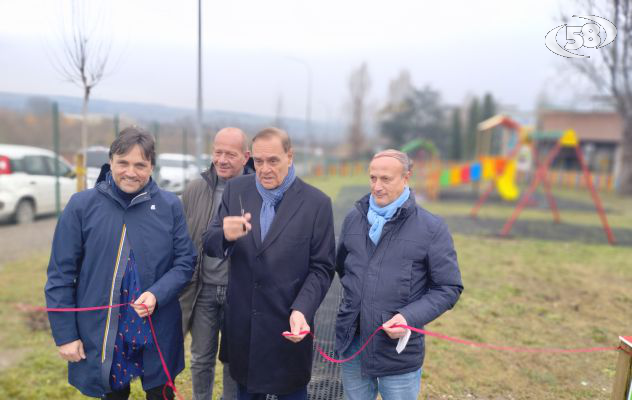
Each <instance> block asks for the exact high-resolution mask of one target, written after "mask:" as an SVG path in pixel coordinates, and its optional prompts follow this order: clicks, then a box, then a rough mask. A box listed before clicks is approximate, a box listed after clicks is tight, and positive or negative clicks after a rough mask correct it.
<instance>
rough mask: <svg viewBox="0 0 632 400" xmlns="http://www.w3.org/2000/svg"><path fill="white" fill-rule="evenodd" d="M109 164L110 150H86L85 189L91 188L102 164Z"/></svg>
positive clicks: (97, 147)
mask: <svg viewBox="0 0 632 400" xmlns="http://www.w3.org/2000/svg"><path fill="white" fill-rule="evenodd" d="M109 162H110V149H108V148H107V147H102V146H92V147H88V148H87V149H86V188H87V189H90V188H93V187H94V185H95V184H96V183H97V178H98V177H99V173H100V172H101V167H102V166H103V164H108V163H109Z"/></svg>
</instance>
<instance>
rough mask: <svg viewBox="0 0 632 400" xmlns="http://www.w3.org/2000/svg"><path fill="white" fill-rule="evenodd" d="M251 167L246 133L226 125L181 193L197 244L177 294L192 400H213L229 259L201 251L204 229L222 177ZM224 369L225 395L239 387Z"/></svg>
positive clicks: (217, 198)
mask: <svg viewBox="0 0 632 400" xmlns="http://www.w3.org/2000/svg"><path fill="white" fill-rule="evenodd" d="M253 172H254V169H253V167H252V161H251V160H250V152H249V151H248V139H247V137H246V135H245V133H244V132H243V131H241V130H240V129H237V128H224V129H222V130H220V131H219V132H218V133H217V135H216V136H215V139H214V142H213V163H212V164H211V166H210V168H209V169H207V170H205V171H204V172H202V174H201V177H200V178H198V179H196V180H194V181H192V182H191V183H190V184H189V185H188V186H187V187H186V189H185V191H184V193H183V194H182V202H183V204H184V213H185V215H186V219H187V225H188V227H189V234H190V235H191V238H192V239H193V242H194V243H195V246H196V249H197V250H198V260H197V265H196V268H195V273H194V275H193V279H192V280H191V283H190V284H189V286H188V287H187V288H186V289H185V290H184V292H183V293H182V296H181V297H180V304H181V307H182V323H183V325H182V328H183V331H184V334H185V335H186V334H187V332H189V331H190V332H191V376H192V380H193V399H194V400H211V398H212V396H213V381H214V378H215V358H216V356H217V350H218V338H219V333H220V330H221V329H222V325H223V320H224V307H225V301H226V286H227V284H228V268H229V260H228V259H221V258H213V257H209V256H207V255H205V254H204V251H203V249H202V234H203V233H204V232H205V231H206V228H207V226H208V224H209V222H210V221H211V220H212V219H213V217H214V216H215V214H217V210H218V208H219V205H220V204H221V202H222V201H221V200H222V194H223V193H224V187H225V186H226V182H227V181H228V180H229V179H232V178H234V177H236V176H240V175H242V174H249V173H253ZM220 359H222V357H221V355H220ZM222 361H225V360H224V359H222ZM223 375H224V376H223V384H224V390H223V399H224V400H235V399H236V396H237V388H236V384H235V382H234V381H233V379H232V378H231V377H230V374H229V373H228V365H226V364H225V365H224V374H223Z"/></svg>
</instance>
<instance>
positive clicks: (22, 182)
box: [0, 144, 77, 224]
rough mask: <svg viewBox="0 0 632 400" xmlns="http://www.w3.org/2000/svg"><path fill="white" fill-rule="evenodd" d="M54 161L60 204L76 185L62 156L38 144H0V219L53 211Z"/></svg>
mask: <svg viewBox="0 0 632 400" xmlns="http://www.w3.org/2000/svg"><path fill="white" fill-rule="evenodd" d="M55 164H57V167H58V169H59V189H60V206H61V208H63V207H64V206H65V205H66V203H68V200H69V199H70V196H71V195H72V194H73V193H74V192H75V191H76V189H77V182H76V177H75V173H74V171H73V170H72V167H71V166H70V164H68V163H67V162H66V161H65V160H64V159H63V158H61V157H60V158H55V153H53V152H52V151H50V150H46V149H41V148H38V147H30V146H18V145H10V144H0V219H3V220H6V219H10V220H12V221H13V222H16V223H18V224H21V223H26V222H31V221H33V219H34V218H35V217H36V216H40V215H46V214H54V213H55V212H56V209H57V207H56V196H55V181H56V179H55Z"/></svg>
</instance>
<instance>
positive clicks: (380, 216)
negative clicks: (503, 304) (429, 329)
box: [336, 149, 463, 400]
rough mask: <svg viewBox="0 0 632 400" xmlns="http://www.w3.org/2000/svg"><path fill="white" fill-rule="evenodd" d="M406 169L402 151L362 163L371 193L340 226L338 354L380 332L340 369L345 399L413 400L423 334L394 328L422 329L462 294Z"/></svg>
mask: <svg viewBox="0 0 632 400" xmlns="http://www.w3.org/2000/svg"><path fill="white" fill-rule="evenodd" d="M410 167H411V163H410V160H409V159H408V156H407V155H406V154H405V153H402V152H401V151H397V150H392V149H390V150H385V151H382V152H380V153H377V154H376V155H375V156H374V157H373V160H372V161H371V163H370V164H369V177H370V188H371V192H370V193H369V194H367V195H366V196H364V197H362V198H361V199H360V200H359V201H357V202H356V204H355V207H353V208H352V209H351V211H349V213H348V214H347V217H346V218H345V220H344V222H343V224H342V232H341V234H340V237H339V241H338V252H337V255H336V270H337V272H338V275H339V276H340V283H341V284H342V287H343V296H342V298H343V299H344V300H343V301H342V303H341V304H340V309H339V311H338V317H337V320H336V351H337V353H338V355H339V356H341V357H348V356H350V355H352V354H355V352H357V351H359V349H360V347H361V346H362V343H364V342H365V341H367V340H368V339H369V338H370V337H371V335H372V333H373V332H374V331H375V329H376V328H377V327H378V326H380V325H382V326H383V327H384V332H380V333H378V334H377V335H376V336H375V337H374V338H373V341H372V342H371V345H370V346H368V347H367V348H366V349H365V350H364V352H362V354H361V355H360V357H357V358H354V359H353V360H351V361H349V362H347V363H344V364H342V370H341V372H342V386H343V388H344V394H345V399H346V400H375V399H376V398H377V395H378V392H379V394H380V396H381V398H382V399H383V400H416V399H417V398H419V389H420V387H421V366H422V364H423V360H424V353H425V344H424V337H423V335H419V334H416V333H413V334H412V335H411V333H410V332H411V331H410V330H406V329H404V328H401V327H394V325H395V326H396V325H408V326H412V327H417V328H423V327H424V325H426V324H428V323H430V322H431V321H433V320H434V319H436V318H437V317H439V316H440V315H441V314H443V313H444V312H445V311H447V310H449V309H451V308H452V307H453V306H454V304H455V303H456V302H457V300H458V299H459V296H460V295H461V291H462V290H463V283H462V282H461V273H460V271H459V265H458V262H457V258H456V251H455V250H454V245H453V243H452V236H451V235H450V232H449V231H448V227H447V226H446V224H445V223H444V222H443V220H442V219H441V218H439V217H437V216H435V215H433V214H431V213H429V212H428V211H426V210H425V209H423V208H422V207H420V206H419V205H417V203H416V202H415V194H414V193H413V192H412V191H411V190H410V188H409V187H408V180H409V178H410V175H411V171H410ZM398 353H399V354H398Z"/></svg>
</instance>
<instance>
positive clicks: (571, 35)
mask: <svg viewBox="0 0 632 400" xmlns="http://www.w3.org/2000/svg"><path fill="white" fill-rule="evenodd" d="M566 39H567V40H569V42H567V43H566V45H565V46H564V48H565V49H566V50H578V49H580V48H581V47H597V46H599V43H601V36H599V25H597V24H591V23H588V24H584V25H583V26H567V27H566ZM571 40H572V42H570V41H571Z"/></svg>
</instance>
